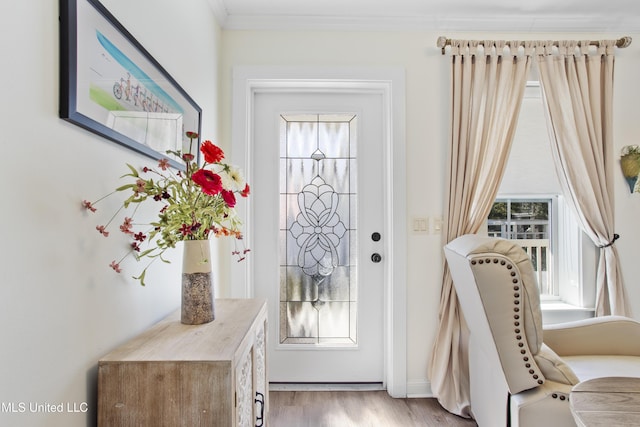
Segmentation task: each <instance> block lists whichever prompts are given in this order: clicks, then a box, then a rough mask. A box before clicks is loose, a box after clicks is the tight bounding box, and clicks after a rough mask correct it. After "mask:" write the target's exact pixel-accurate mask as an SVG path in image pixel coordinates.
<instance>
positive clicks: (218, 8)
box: [207, 0, 229, 28]
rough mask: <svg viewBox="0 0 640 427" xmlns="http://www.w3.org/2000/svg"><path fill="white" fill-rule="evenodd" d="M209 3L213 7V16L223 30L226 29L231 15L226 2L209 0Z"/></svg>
mask: <svg viewBox="0 0 640 427" xmlns="http://www.w3.org/2000/svg"><path fill="white" fill-rule="evenodd" d="M207 1H208V2H209V6H211V10H212V11H213V15H214V16H215V18H216V20H217V21H218V25H220V27H221V28H225V27H226V24H227V20H228V18H229V13H228V12H227V6H226V5H225V3H224V0H207Z"/></svg>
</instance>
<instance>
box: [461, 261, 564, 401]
mask: <svg viewBox="0 0 640 427" xmlns="http://www.w3.org/2000/svg"><path fill="white" fill-rule="evenodd" d="M491 261H492V260H491V259H490V258H486V259H479V260H477V261H476V260H472V261H471V265H476V263H477V264H484V263H485V262H486V263H487V264H491ZM498 262H499V263H500V265H502V266H505V267H506V268H507V270H511V271H510V272H509V275H510V276H511V277H512V278H513V279H511V282H512V283H513V292H514V293H513V297H514V301H513V305H514V307H513V312H514V315H513V319H514V322H513V324H514V326H515V327H516V329H515V330H514V332H515V339H516V342H517V343H518V347H520V348H521V350H520V354H522V356H523V357H522V360H523V361H524V362H525V363H524V366H525V368H526V369H528V372H529V375H531V377H532V378H533V379H534V380H537V383H538V384H543V383H544V381H543V380H541V379H540V376H539V375H538V374H536V372H535V370H534V369H531V363H529V356H528V355H527V350H526V349H524V348H523V347H524V343H523V341H522V340H523V339H522V334H521V330H520V314H519V313H520V307H519V306H520V300H521V294H520V279H519V277H518V274H517V272H516V271H514V270H513V265H511V264H509V263H507V262H506V261H505V260H503V259H498V258H494V259H493V263H494V264H497V263H498ZM558 396H559V398H560V400H565V399H567V396H564V395H558V394H554V399H555V398H558Z"/></svg>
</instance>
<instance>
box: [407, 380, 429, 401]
mask: <svg viewBox="0 0 640 427" xmlns="http://www.w3.org/2000/svg"><path fill="white" fill-rule="evenodd" d="M407 397H409V398H418V397H433V392H432V391H431V382H430V381H429V380H409V381H407Z"/></svg>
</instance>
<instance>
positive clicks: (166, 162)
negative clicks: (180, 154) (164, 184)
mask: <svg viewBox="0 0 640 427" xmlns="http://www.w3.org/2000/svg"><path fill="white" fill-rule="evenodd" d="M158 167H159V168H160V169H162V170H163V171H166V170H167V169H169V159H160V160H158Z"/></svg>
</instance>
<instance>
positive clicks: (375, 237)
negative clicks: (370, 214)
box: [371, 231, 382, 242]
mask: <svg viewBox="0 0 640 427" xmlns="http://www.w3.org/2000/svg"><path fill="white" fill-rule="evenodd" d="M381 238H382V236H381V235H380V233H378V232H377V231H376V232H375V233H373V234H372V235H371V240H373V241H374V242H379V241H380V239H381Z"/></svg>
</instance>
